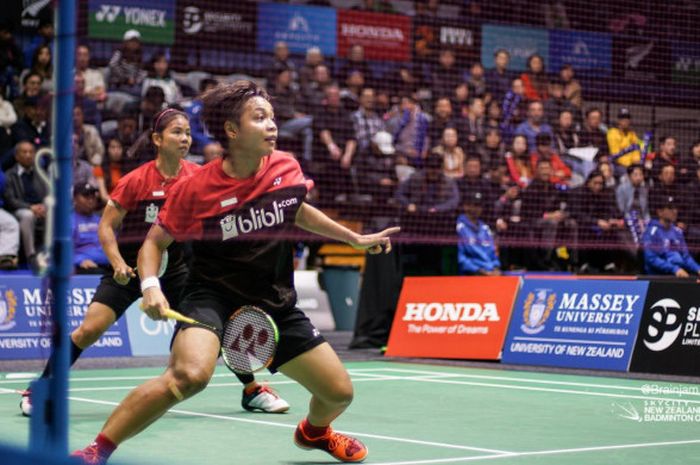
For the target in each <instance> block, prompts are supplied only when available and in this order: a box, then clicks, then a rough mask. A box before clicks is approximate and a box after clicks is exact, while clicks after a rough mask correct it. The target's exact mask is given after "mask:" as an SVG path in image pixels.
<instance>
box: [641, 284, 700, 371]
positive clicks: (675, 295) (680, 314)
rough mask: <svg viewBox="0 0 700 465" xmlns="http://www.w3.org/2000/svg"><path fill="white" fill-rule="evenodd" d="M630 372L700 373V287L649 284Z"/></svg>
mask: <svg viewBox="0 0 700 465" xmlns="http://www.w3.org/2000/svg"><path fill="white" fill-rule="evenodd" d="M630 371H637V372H643V373H665V374H672V375H686V376H697V375H698V373H700V285H698V284H695V283H667V282H652V283H650V284H649V292H648V293H647V299H646V303H645V304H644V314H643V316H642V323H641V325H640V327H639V336H638V337H637V343H636V345H635V347H634V356H633V357H632V364H631V366H630Z"/></svg>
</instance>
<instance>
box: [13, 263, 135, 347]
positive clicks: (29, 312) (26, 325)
mask: <svg viewBox="0 0 700 465" xmlns="http://www.w3.org/2000/svg"><path fill="white" fill-rule="evenodd" d="M99 280H100V278H99V276H75V277H73V278H72V279H71V286H70V295H69V296H68V312H69V314H68V322H69V325H70V329H69V330H70V331H71V332H72V331H73V330H74V329H75V328H77V327H78V326H80V323H81V322H82V321H83V318H84V317H85V313H86V312H87V309H88V305H89V304H90V302H91V300H92V297H93V296H94V295H95V288H96V287H97V284H98V283H99ZM52 303H53V295H52V293H51V290H50V289H48V287H47V286H46V285H43V283H42V280H41V279H39V278H36V277H33V276H3V277H2V280H0V359H2V360H12V359H14V360H17V359H36V358H47V357H48V356H49V355H50V354H51V334H52V330H53V322H52V321H51V309H52V307H53V306H52ZM130 355H131V349H130V345H129V335H128V333H127V329H126V322H125V321H124V320H120V321H117V322H116V323H115V324H114V325H113V326H111V327H110V328H109V329H108V330H107V332H105V334H103V335H102V337H100V339H99V340H98V341H97V342H96V343H95V344H94V345H93V346H92V347H90V348H89V349H87V350H86V351H85V352H84V354H83V356H84V357H121V356H130Z"/></svg>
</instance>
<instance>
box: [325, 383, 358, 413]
mask: <svg viewBox="0 0 700 465" xmlns="http://www.w3.org/2000/svg"><path fill="white" fill-rule="evenodd" d="M353 395H354V392H353V388H352V384H351V383H334V384H332V385H331V386H330V389H329V390H328V391H327V392H326V393H325V395H324V398H325V401H326V402H327V403H330V404H333V405H336V406H342V407H345V406H348V405H350V403H352V399H353Z"/></svg>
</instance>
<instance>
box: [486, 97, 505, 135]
mask: <svg viewBox="0 0 700 465" xmlns="http://www.w3.org/2000/svg"><path fill="white" fill-rule="evenodd" d="M485 125H486V129H498V130H499V131H500V129H501V104H500V103H499V102H497V101H495V100H491V102H489V104H488V105H487V106H486V123H485Z"/></svg>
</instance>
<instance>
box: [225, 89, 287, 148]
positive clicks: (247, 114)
mask: <svg viewBox="0 0 700 465" xmlns="http://www.w3.org/2000/svg"><path fill="white" fill-rule="evenodd" d="M234 140H236V141H237V144H238V146H239V148H240V149H241V150H242V151H244V152H245V153H247V154H250V155H255V156H260V157H263V156H265V155H269V154H271V153H272V151H273V150H274V149H275V146H276V144H277V125H276V124H275V112H274V110H273V109H272V105H270V102H268V101H267V100H265V99H264V98H262V97H253V98H251V99H250V100H248V102H247V103H246V105H245V108H244V110H243V114H242V115H241V120H240V124H238V131H237V134H236V139H234Z"/></svg>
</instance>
